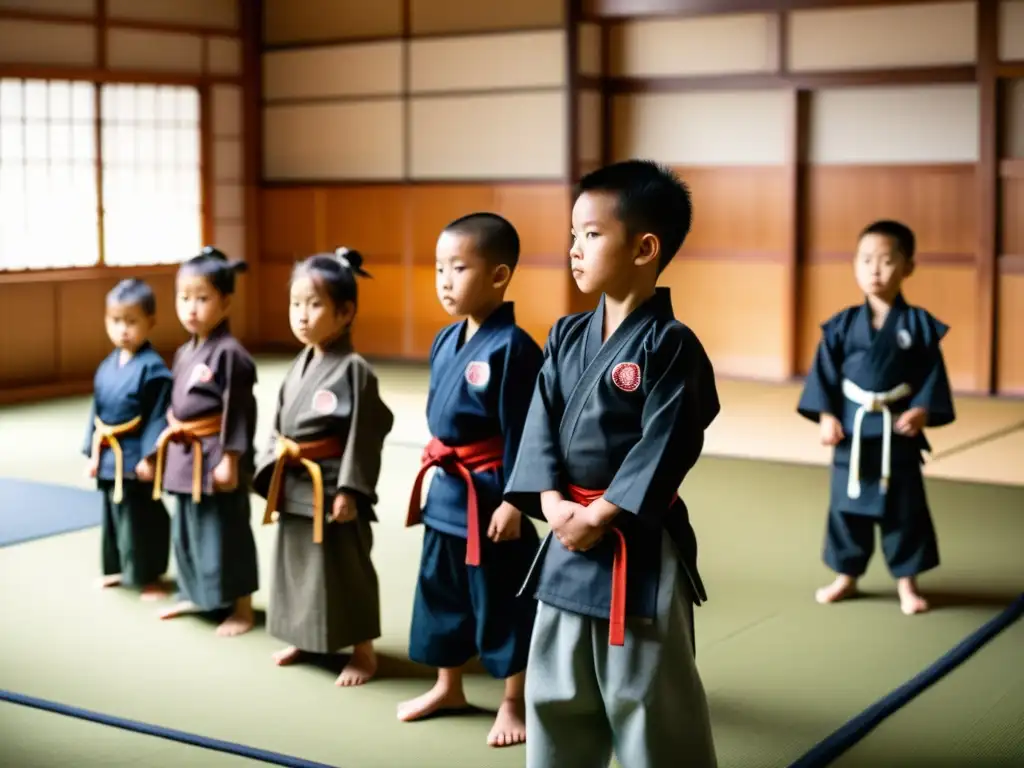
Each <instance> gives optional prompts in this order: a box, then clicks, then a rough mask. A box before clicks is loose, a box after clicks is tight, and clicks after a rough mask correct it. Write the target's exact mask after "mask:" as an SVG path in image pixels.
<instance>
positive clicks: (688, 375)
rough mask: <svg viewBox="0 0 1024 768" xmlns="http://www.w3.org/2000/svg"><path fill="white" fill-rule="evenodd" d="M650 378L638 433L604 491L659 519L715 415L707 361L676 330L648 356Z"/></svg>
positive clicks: (716, 407)
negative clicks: (636, 438) (651, 377)
mask: <svg viewBox="0 0 1024 768" xmlns="http://www.w3.org/2000/svg"><path fill="white" fill-rule="evenodd" d="M653 357H654V360H655V361H657V362H656V364H655V365H654V366H649V367H651V368H653V369H654V371H653V372H654V375H655V377H656V378H655V379H654V381H653V382H652V384H651V386H650V389H649V390H648V391H647V395H646V399H645V400H644V406H643V411H642V414H641V424H642V428H643V435H642V437H641V438H640V440H639V441H638V442H637V443H636V445H634V446H633V448H632V449H631V450H630V451H629V453H628V454H626V458H625V460H624V461H623V462H622V465H621V466H620V467H619V469H618V471H617V472H616V473H615V477H614V478H613V479H612V482H611V483H610V484H609V486H608V488H607V490H605V492H604V498H605V500H607V501H608V502H610V503H612V504H614V505H615V506H617V507H618V508H619V509H621V510H623V511H625V512H628V513H630V514H633V515H641V516H648V515H653V516H654V517H656V518H658V519H659V520H660V516H661V515H663V514H664V513H665V512H666V511H667V510H668V508H669V506H670V504H671V502H672V497H673V496H674V495H675V494H676V493H678V491H679V486H680V485H682V483H683V479H684V478H685V477H686V474H687V473H688V472H689V471H690V469H691V468H692V467H693V465H694V464H696V463H697V459H698V458H699V457H700V453H701V451H702V450H703V448H704V430H705V429H706V428H707V426H708V425H710V424H711V422H712V421H713V420H714V418H715V416H717V414H718V411H719V404H718V403H719V401H718V393H717V389H716V386H715V379H714V373H713V369H712V367H711V362H710V360H709V359H708V357H707V354H706V353H705V351H704V349H703V347H702V346H701V345H700V342H699V341H698V340H697V339H696V337H693V336H692V335H691V334H690V333H689V332H688V331H687V330H686V329H685V328H683V327H676V328H675V329H673V330H672V331H671V332H670V333H669V334H667V335H666V336H665V337H664V339H663V341H662V342H661V343H659V345H658V349H657V350H655V351H654V352H653Z"/></svg>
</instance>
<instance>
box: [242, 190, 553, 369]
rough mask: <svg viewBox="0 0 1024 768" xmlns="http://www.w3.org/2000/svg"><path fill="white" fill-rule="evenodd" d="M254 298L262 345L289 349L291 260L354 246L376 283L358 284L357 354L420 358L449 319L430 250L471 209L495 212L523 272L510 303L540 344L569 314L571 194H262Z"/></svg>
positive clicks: (433, 191) (396, 191) (526, 192)
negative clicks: (515, 237)
mask: <svg viewBox="0 0 1024 768" xmlns="http://www.w3.org/2000/svg"><path fill="white" fill-rule="evenodd" d="M263 195H264V197H263V210H264V215H263V220H262V248H263V250H262V262H261V269H262V272H263V276H264V279H261V281H260V289H259V297H260V298H259V300H260V302H261V304H262V306H263V307H264V309H265V311H264V312H263V314H262V317H261V326H260V328H261V337H262V340H263V341H265V342H267V343H270V344H273V345H275V346H278V345H285V346H294V344H295V342H294V340H293V339H292V337H291V332H290V330H289V329H288V314H287V306H286V304H287V294H286V292H285V289H284V287H283V286H285V285H286V284H287V281H288V275H289V273H290V271H291V267H292V264H293V263H294V261H295V260H296V259H301V258H303V257H304V256H307V255H309V254H311V253H314V252H316V251H326V250H331V249H333V248H335V247H337V246H340V245H346V246H349V247H353V248H358V249H359V250H360V251H361V252H362V253H363V254H364V255H365V257H366V262H365V263H366V269H367V271H368V272H370V273H371V274H372V275H373V279H372V280H363V281H360V291H361V294H360V295H361V298H360V307H359V318H358V321H357V324H356V328H355V338H356V343H357V346H358V348H359V350H360V352H362V353H363V354H365V355H367V356H370V357H380V358H397V357H404V358H409V359H417V360H424V359H426V357H427V356H428V354H429V352H430V345H431V343H432V341H433V338H434V335H435V334H436V333H437V331H438V330H440V329H441V328H442V327H443V326H444V325H446V324H447V323H450V322H452V318H451V317H450V316H449V315H448V314H447V313H446V312H445V311H444V309H443V308H442V307H441V306H440V304H439V303H438V301H437V295H436V290H435V288H434V274H435V273H434V251H435V246H436V244H437V238H438V236H439V235H440V234H441V230H442V229H443V227H444V226H445V225H447V224H448V223H449V222H450V221H452V220H454V219H456V218H458V217H459V216H462V215H464V214H467V213H471V212H473V211H494V212H496V213H499V214H501V215H503V216H505V217H507V218H508V219H509V221H511V222H512V224H513V225H514V226H515V227H516V229H517V230H518V232H519V236H520V241H521V252H522V253H521V260H520V267H519V269H518V270H517V271H516V275H515V277H514V278H513V283H512V286H513V287H512V289H511V292H510V294H509V298H510V299H512V300H515V298H516V297H517V296H518V297H521V298H520V299H519V305H518V310H517V312H518V315H519V319H520V323H521V324H522V325H523V327H524V328H526V329H527V330H528V331H529V332H530V333H531V334H533V335H534V337H535V338H537V340H538V343H542V342H543V341H544V339H545V338H546V337H547V332H548V330H549V329H550V327H551V324H552V323H553V322H554V320H555V319H556V318H557V317H559V316H560V315H561V314H564V313H565V311H566V306H567V305H566V301H567V298H566V297H567V292H568V290H569V283H568V273H567V270H565V268H564V266H563V265H564V263H565V259H566V258H567V256H566V249H567V244H568V240H567V235H566V233H567V232H568V227H569V224H568V218H569V211H568V199H569V195H568V190H567V189H566V187H565V185H563V184H560V183H553V184H543V183H535V184H517V183H505V184H480V183H459V184H455V183H452V184H414V185H405V184H379V185H358V184H357V185H352V186H333V187H320V186H316V187H314V186H303V187H288V188H279V189H266V190H264V193H263Z"/></svg>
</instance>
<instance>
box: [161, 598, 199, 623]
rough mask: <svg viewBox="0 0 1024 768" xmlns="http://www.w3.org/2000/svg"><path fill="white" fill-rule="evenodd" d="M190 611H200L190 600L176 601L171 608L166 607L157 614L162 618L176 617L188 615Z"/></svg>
mask: <svg viewBox="0 0 1024 768" xmlns="http://www.w3.org/2000/svg"><path fill="white" fill-rule="evenodd" d="M190 613H199V608H198V606H196V605H195V604H194V603H190V602H189V601H188V600H182V601H180V602H177V603H175V604H174V605H172V606H171V607H170V608H164V609H163V610H162V611H160V613H158V614H157V616H159V617H160V618H161V619H176V618H178V617H179V616H187V615H188V614H190Z"/></svg>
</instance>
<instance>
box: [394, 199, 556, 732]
mask: <svg viewBox="0 0 1024 768" xmlns="http://www.w3.org/2000/svg"><path fill="white" fill-rule="evenodd" d="M436 255H437V295H438V299H440V301H441V305H442V306H443V307H444V308H445V310H446V311H447V312H448V313H449V314H451V315H461V316H463V317H465V318H466V319H464V320H462V321H460V322H457V323H454V324H452V325H449V326H447V327H445V328H443V329H442V330H441V331H440V332H439V333H438V334H437V337H436V338H435V339H434V344H433V347H432V348H431V351H430V390H429V394H428V399H427V422H428V424H429V426H430V432H431V435H432V436H433V437H432V439H431V441H430V443H429V445H427V448H426V451H425V452H424V455H423V464H422V468H421V470H420V473H419V475H418V477H417V478H416V482H415V484H414V487H413V493H412V499H411V501H410V509H409V516H408V519H407V524H409V525H412V524H415V523H416V522H418V521H419V520H420V519H421V518H422V521H423V523H424V526H425V530H424V533H423V552H422V556H421V561H420V571H419V579H418V583H417V586H416V597H415V604H414V607H413V617H412V630H411V633H410V649H409V657H410V658H411V659H412V660H413V661H418V662H420V663H423V664H428V665H430V666H432V667H437V669H438V677H437V683H436V685H435V686H434V687H433V688H432V689H431V690H430V691H428V692H427V693H425V694H423V695H422V696H420V697H418V698H416V699H412V700H411V701H406V702H403V703H402V704H400V705H399V707H398V717H399V719H401V720H405V721H411V720H416V719H419V718H422V717H425V716H427V715H429V714H432V713H436V712H440V711H442V710H453V709H462V708H465V707H466V697H465V693H464V692H463V687H462V672H461V668H462V666H463V665H464V664H465V663H466V662H467V661H469V660H470V659H471V658H473V657H474V656H477V655H479V656H480V659H481V661H482V662H483V665H484V667H485V668H486V669H487V671H488V672H489V673H490V674H491V675H493V676H494V677H497V678H500V679H503V680H505V696H504V699H503V701H502V703H501V706H500V707H499V710H498V716H497V719H496V720H495V723H494V726H493V728H492V729H491V731H490V734H489V735H488V737H487V742H488V744H490V745H491V746H508V745H511V744H518V743H521V742H522V741H523V740H524V738H525V723H524V718H523V685H524V675H525V668H526V657H527V652H528V650H529V642H530V631H531V627H532V625H533V616H534V612H535V607H534V604H533V602H532V601H530V600H526V599H520V598H518V597H517V595H516V592H517V589H518V587H519V585H520V583H521V582H522V580H523V578H524V577H525V576H526V573H527V571H528V569H529V566H530V561H531V559H532V558H533V555H534V553H535V552H536V549H537V531H536V529H535V528H534V527H533V524H532V522H531V521H530V520H523V519H522V516H521V514H520V511H519V509H517V508H516V507H514V506H512V505H511V504H507V503H503V502H502V498H501V493H502V488H503V487H504V483H505V477H506V473H507V472H508V470H509V469H510V468H511V466H512V464H513V462H514V461H515V458H516V454H517V452H518V449H519V438H520V435H521V433H522V428H523V421H524V420H525V418H526V411H527V408H528V407H529V403H530V397H531V394H532V392H533V387H534V383H535V381H536V377H537V372H538V370H539V369H540V365H541V360H542V355H541V351H540V347H538V346H537V344H536V343H535V342H534V341H533V339H531V338H530V337H529V336H528V335H527V334H526V332H525V331H523V330H522V329H521V328H519V327H518V326H517V325H516V322H515V316H514V313H513V306H512V304H511V303H510V302H506V301H505V291H506V290H507V288H508V285H509V281H510V280H511V278H512V273H513V271H514V270H515V267H516V264H517V262H518V260H519V236H518V234H517V233H516V231H515V229H514V228H513V227H512V225H511V224H509V223H508V222H507V221H505V219H503V218H501V217H500V216H497V215H495V214H491V213H475V214H471V215H469V216H465V217H463V218H461V219H458V220H456V221H454V222H452V223H451V224H449V225H448V226H447V227H446V228H445V230H444V231H443V232H442V233H441V236H440V238H439V239H438V242H437V254H436ZM432 467H437V468H438V470H439V471H437V472H436V474H435V475H434V477H433V479H432V481H431V483H430V488H429V492H428V494H427V500H426V504H425V505H424V506H423V508H422V511H421V507H420V502H421V489H422V483H423V479H424V475H425V473H426V471H427V470H428V469H430V468H432Z"/></svg>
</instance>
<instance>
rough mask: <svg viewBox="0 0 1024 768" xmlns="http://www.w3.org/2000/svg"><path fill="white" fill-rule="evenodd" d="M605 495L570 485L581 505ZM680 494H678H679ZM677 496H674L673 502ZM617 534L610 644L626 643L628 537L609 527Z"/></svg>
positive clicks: (610, 612)
mask: <svg viewBox="0 0 1024 768" xmlns="http://www.w3.org/2000/svg"><path fill="white" fill-rule="evenodd" d="M603 495H604V491H589V490H587V489H586V488H580V487H579V486H576V485H570V486H569V498H570V499H572V501H574V502H575V503H576V504H579V505H580V506H584V507H589V506H590V505H591V504H593V503H594V502H595V501H597V500H598V499H600V498H601V497H602V496H603ZM677 496H678V494H677ZM677 496H673V497H672V502H671V503H672V504H674V503H675V500H676V498H677ZM609 530H610V531H611V532H612V533H614V534H615V556H614V558H613V559H612V599H611V610H610V611H609V616H608V644H609V645H625V643H626V537H625V535H623V533H622V531H620V530H619V529H618V528H615V527H611V526H610V527H609Z"/></svg>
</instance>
